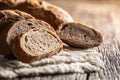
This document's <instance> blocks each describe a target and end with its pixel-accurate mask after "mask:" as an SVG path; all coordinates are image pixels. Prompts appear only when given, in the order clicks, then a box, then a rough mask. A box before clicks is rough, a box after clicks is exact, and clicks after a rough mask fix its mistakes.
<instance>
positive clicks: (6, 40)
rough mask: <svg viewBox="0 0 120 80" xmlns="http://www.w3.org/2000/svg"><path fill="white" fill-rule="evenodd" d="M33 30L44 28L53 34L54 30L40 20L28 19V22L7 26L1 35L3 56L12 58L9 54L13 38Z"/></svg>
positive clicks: (18, 22)
mask: <svg viewBox="0 0 120 80" xmlns="http://www.w3.org/2000/svg"><path fill="white" fill-rule="evenodd" d="M33 28H45V29H47V30H51V31H52V32H54V33H55V31H54V29H53V28H52V27H51V26H50V25H49V24H47V23H46V22H44V21H41V20H36V19H28V20H19V21H16V22H15V23H13V24H11V25H10V26H8V27H7V28H6V29H5V30H4V31H3V33H2V35H1V41H2V48H3V49H4V51H3V52H4V55H5V56H8V57H12V56H13V55H12V54H11V44H12V42H13V40H14V38H15V37H16V36H18V35H20V34H21V33H22V32H26V31H28V30H30V29H33ZM6 47H7V49H6Z"/></svg>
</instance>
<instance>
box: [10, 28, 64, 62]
mask: <svg viewBox="0 0 120 80" xmlns="http://www.w3.org/2000/svg"><path fill="white" fill-rule="evenodd" d="M32 30H34V29H32ZM36 30H45V29H36ZM46 31H48V30H46ZM48 32H49V33H51V34H52V35H53V36H55V37H56V38H57V39H58V40H59V42H60V43H61V46H59V48H56V49H54V50H53V51H51V52H49V53H46V54H44V55H30V53H27V52H26V51H25V50H24V49H23V47H22V46H21V43H22V42H21V38H22V36H23V35H24V34H26V33H27V32H26V33H23V34H21V35H20V36H18V37H17V38H16V39H14V42H13V45H12V52H13V54H14V55H15V56H16V58H17V59H18V60H20V61H22V62H25V63H29V62H31V61H35V60H38V59H42V58H45V57H49V56H51V55H54V54H56V53H57V52H59V51H60V50H61V49H62V48H63V43H62V41H61V40H60V39H59V37H58V36H57V35H56V34H55V33H54V32H51V31H48Z"/></svg>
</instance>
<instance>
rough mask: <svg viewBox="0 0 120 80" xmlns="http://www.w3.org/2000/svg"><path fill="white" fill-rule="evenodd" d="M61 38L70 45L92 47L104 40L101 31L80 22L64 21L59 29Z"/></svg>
mask: <svg viewBox="0 0 120 80" xmlns="http://www.w3.org/2000/svg"><path fill="white" fill-rule="evenodd" d="M57 33H58V34H59V36H60V38H61V39H62V40H63V41H64V42H65V43H67V44H69V45H70V46H74V47H80V48H91V47H95V46H98V45H100V44H101V43H102V42H103V38H102V35H101V33H99V32H98V31H96V30H95V29H93V28H90V27H87V26H85V25H82V24H80V23H75V22H72V23H64V24H62V25H60V27H59V29H58V30H57Z"/></svg>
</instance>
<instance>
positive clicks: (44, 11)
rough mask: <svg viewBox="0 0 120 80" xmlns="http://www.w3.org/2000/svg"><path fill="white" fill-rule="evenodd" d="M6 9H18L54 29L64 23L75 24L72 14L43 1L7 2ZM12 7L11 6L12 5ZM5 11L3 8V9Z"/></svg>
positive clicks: (5, 2)
mask: <svg viewBox="0 0 120 80" xmlns="http://www.w3.org/2000/svg"><path fill="white" fill-rule="evenodd" d="M0 2H1V3H4V4H5V5H4V9H18V10H21V11H25V12H27V13H29V14H31V15H33V16H34V17H35V18H37V19H41V20H44V21H46V22H48V23H49V24H50V25H51V26H53V27H54V29H57V28H58V26H59V25H60V24H62V23H64V22H73V19H72V17H71V16H70V14H69V13H68V12H67V11H65V10H64V9H62V8H60V7H58V6H55V5H53V4H50V3H48V2H46V1H42V0H25V1H22V0H15V1H13V2H11V1H9V0H6V1H4V0H3V1H0ZM10 3H11V4H12V5H11V4H10ZM1 9H3V7H1Z"/></svg>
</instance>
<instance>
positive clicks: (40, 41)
mask: <svg viewBox="0 0 120 80" xmlns="http://www.w3.org/2000/svg"><path fill="white" fill-rule="evenodd" d="M17 44H18V45H17ZM62 47H63V44H62V41H61V40H60V39H59V37H58V36H57V35H56V34H55V33H53V32H51V31H48V30H46V29H32V30H30V31H28V32H26V33H24V34H22V35H21V36H19V37H18V38H17V39H15V41H14V42H13V47H12V51H13V53H14V55H15V56H16V57H17V59H19V60H20V61H22V62H31V61H34V60H36V59H41V58H44V57H49V56H51V55H53V54H55V53H57V52H58V51H59V50H60V49H61V48H62Z"/></svg>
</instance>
